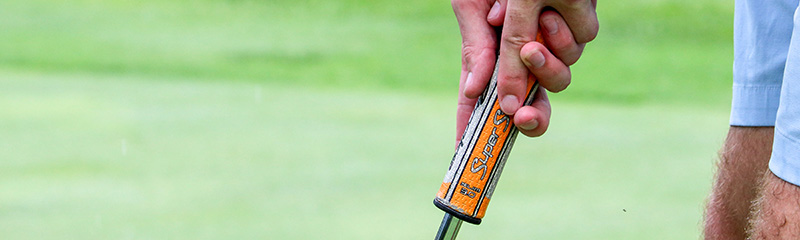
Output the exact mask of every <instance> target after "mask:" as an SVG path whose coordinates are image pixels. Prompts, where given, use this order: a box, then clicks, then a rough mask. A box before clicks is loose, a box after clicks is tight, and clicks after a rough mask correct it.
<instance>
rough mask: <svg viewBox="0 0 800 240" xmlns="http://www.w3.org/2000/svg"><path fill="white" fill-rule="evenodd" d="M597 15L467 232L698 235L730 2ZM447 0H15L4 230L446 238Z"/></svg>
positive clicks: (660, 4) (720, 117)
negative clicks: (540, 123)
mask: <svg viewBox="0 0 800 240" xmlns="http://www.w3.org/2000/svg"><path fill="white" fill-rule="evenodd" d="M598 12H599V15H600V21H601V33H600V35H599V36H598V38H597V40H596V41H595V42H592V43H591V44H590V45H589V47H588V48H587V50H586V53H585V55H584V57H583V58H582V59H581V60H580V61H579V62H578V64H577V65H576V66H574V67H573V69H572V70H573V75H574V79H573V84H572V85H571V86H570V88H569V89H568V91H565V92H563V93H559V94H555V95H551V99H552V101H553V105H554V115H553V120H552V126H551V129H550V130H549V132H548V133H547V134H546V135H545V136H544V137H541V138H537V139H518V141H517V144H516V145H515V149H514V151H513V152H512V155H511V157H510V159H509V163H508V165H507V167H506V170H505V172H504V176H503V178H502V179H503V180H502V181H501V182H500V185H499V187H498V189H497V191H496V192H495V195H494V198H493V199H492V205H491V207H490V208H489V211H488V214H487V216H486V218H485V219H484V223H483V224H481V225H480V226H471V225H465V226H464V227H463V228H462V232H461V234H460V238H459V239H695V238H697V236H698V235H699V229H700V227H699V226H700V225H699V223H700V221H701V215H702V205H703V199H704V198H705V195H706V194H707V192H708V190H709V188H710V180H711V175H712V171H713V161H714V159H715V154H716V150H717V149H718V148H719V146H720V145H721V142H722V140H723V138H724V134H725V130H726V128H727V126H726V125H727V114H728V110H729V106H728V101H729V97H730V93H729V92H730V91H729V89H730V78H731V74H730V68H731V67H730V65H731V64H730V62H731V56H732V50H731V47H732V44H731V29H732V21H731V19H732V12H733V6H732V3H730V2H728V1H721V0H714V1H704V2H699V3H695V2H690V1H687V0H680V1H659V0H652V1H651V0H648V1H638V2H612V1H609V2H602V1H601V2H600V3H599V8H598ZM458 34H459V33H458V30H457V28H456V23H455V20H454V18H453V16H452V13H451V10H450V6H449V2H447V1H423V0H412V1H406V2H404V3H403V4H398V3H396V2H391V1H383V0H379V1H374V0H373V1H360V0H338V1H322V0H301V1H280V2H279V1H248V0H241V1H233V0H230V1H212V0H204V1H184V0H175V1H150V0H147V1H128V0H114V1H95V0H73V1H66V2H60V1H44V0H31V1H17V0H10V1H3V2H0V39H2V41H0V93H2V94H0V109H3V110H2V111H0V173H1V174H0V232H2V236H3V238H4V239H430V238H432V237H433V235H434V233H435V231H436V228H437V227H438V224H439V221H440V220H441V211H439V210H438V209H436V208H435V207H434V206H433V204H432V203H431V201H432V199H433V195H434V193H435V191H436V190H437V189H438V186H439V184H440V181H441V179H442V177H443V176H444V172H445V171H446V168H447V166H448V164H449V158H450V157H451V155H452V147H453V143H454V139H453V136H454V132H453V128H454V126H453V125H454V123H453V119H454V117H453V116H454V111H453V110H454V105H455V90H456V87H457V85H456V84H457V78H458V75H457V74H458V72H459V35H458Z"/></svg>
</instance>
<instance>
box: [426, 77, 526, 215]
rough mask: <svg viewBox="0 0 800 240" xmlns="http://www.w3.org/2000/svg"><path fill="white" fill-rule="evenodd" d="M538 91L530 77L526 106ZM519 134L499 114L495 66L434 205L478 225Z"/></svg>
mask: <svg viewBox="0 0 800 240" xmlns="http://www.w3.org/2000/svg"><path fill="white" fill-rule="evenodd" d="M537 87H538V83H537V82H536V80H535V79H534V78H533V76H531V75H529V76H528V84H527V91H526V97H525V102H524V104H525V105H530V104H531V103H532V102H533V99H534V95H535V93H536V89H537ZM518 132H519V130H517V128H516V127H515V126H514V123H513V117H512V116H508V115H506V114H504V113H503V111H501V110H500V104H499V101H498V98H497V65H495V68H494V73H493V74H492V78H491V80H490V81H489V84H488V86H487V87H486V89H485V90H484V92H483V94H482V95H481V96H480V97H479V98H478V102H477V103H476V104H475V109H474V110H473V111H472V115H471V116H470V117H469V123H468V125H467V128H466V129H465V130H464V135H463V136H462V137H461V141H460V142H459V144H458V148H457V149H456V153H455V155H454V156H453V160H452V161H451V162H450V168H449V169H448V171H447V174H446V175H445V176H444V180H443V181H442V186H441V187H439V192H438V193H437V194H436V199H434V201H433V203H434V205H436V207H438V208H440V209H442V210H444V211H445V212H447V213H450V214H451V215H453V216H455V217H458V218H459V219H461V220H464V221H466V222H468V223H472V224H480V223H481V219H482V218H483V216H484V215H485V213H486V206H488V205H489V200H490V199H491V198H492V193H493V192H494V189H495V186H497V181H498V180H499V179H500V173H502V172H503V166H504V165H505V163H506V159H507V158H508V153H509V152H511V147H512V146H513V145H514V139H516V137H517V133H518Z"/></svg>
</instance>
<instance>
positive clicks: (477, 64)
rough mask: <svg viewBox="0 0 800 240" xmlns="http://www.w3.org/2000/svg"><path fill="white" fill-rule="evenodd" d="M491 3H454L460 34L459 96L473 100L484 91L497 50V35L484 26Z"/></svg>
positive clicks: (471, 0)
mask: <svg viewBox="0 0 800 240" xmlns="http://www.w3.org/2000/svg"><path fill="white" fill-rule="evenodd" d="M493 2H494V1H489V0H453V1H452V4H453V11H454V12H455V15H456V19H457V20H458V26H459V29H460V30H461V41H462V44H461V70H462V74H461V84H463V86H462V87H461V91H460V93H462V94H464V95H465V96H467V97H469V98H476V97H478V96H479V95H480V94H481V93H482V92H483V89H484V88H485V87H486V84H487V83H488V82H489V78H491V76H492V71H493V70H494V65H495V64H494V63H495V60H496V55H495V49H496V48H497V40H496V33H495V31H494V29H493V28H492V26H491V25H489V24H488V23H487V22H486V16H487V14H488V13H489V9H490V8H491V6H492V4H493Z"/></svg>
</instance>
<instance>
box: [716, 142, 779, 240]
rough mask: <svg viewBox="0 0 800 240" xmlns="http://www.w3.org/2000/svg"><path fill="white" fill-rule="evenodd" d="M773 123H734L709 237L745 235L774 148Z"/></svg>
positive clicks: (720, 166)
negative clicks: (748, 125)
mask: <svg viewBox="0 0 800 240" xmlns="http://www.w3.org/2000/svg"><path fill="white" fill-rule="evenodd" d="M773 132H774V129H773V128H772V127H733V126H732V127H731V128H730V130H729V131H728V137H727V139H726V140H725V145H724V146H723V148H722V149H721V150H720V154H719V158H720V159H719V162H718V163H717V173H716V176H715V182H714V186H713V189H712V192H711V195H710V196H709V199H708V203H707V207H706V213H705V231H704V235H705V239H745V236H746V228H747V224H748V222H747V219H748V216H749V214H750V205H751V202H752V201H753V200H755V198H756V196H757V194H758V191H759V182H760V180H761V178H762V176H764V172H765V171H766V170H767V164H768V162H769V157H770V154H771V152H772V139H773Z"/></svg>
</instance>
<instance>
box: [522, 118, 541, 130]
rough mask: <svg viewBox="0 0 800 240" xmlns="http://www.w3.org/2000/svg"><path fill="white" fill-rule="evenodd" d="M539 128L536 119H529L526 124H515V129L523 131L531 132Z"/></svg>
mask: <svg viewBox="0 0 800 240" xmlns="http://www.w3.org/2000/svg"><path fill="white" fill-rule="evenodd" d="M538 126H539V122H538V121H536V119H531V120H530V121H528V122H524V123H520V124H517V127H519V128H522V129H523V130H533V129H534V128H536V127H538Z"/></svg>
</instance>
